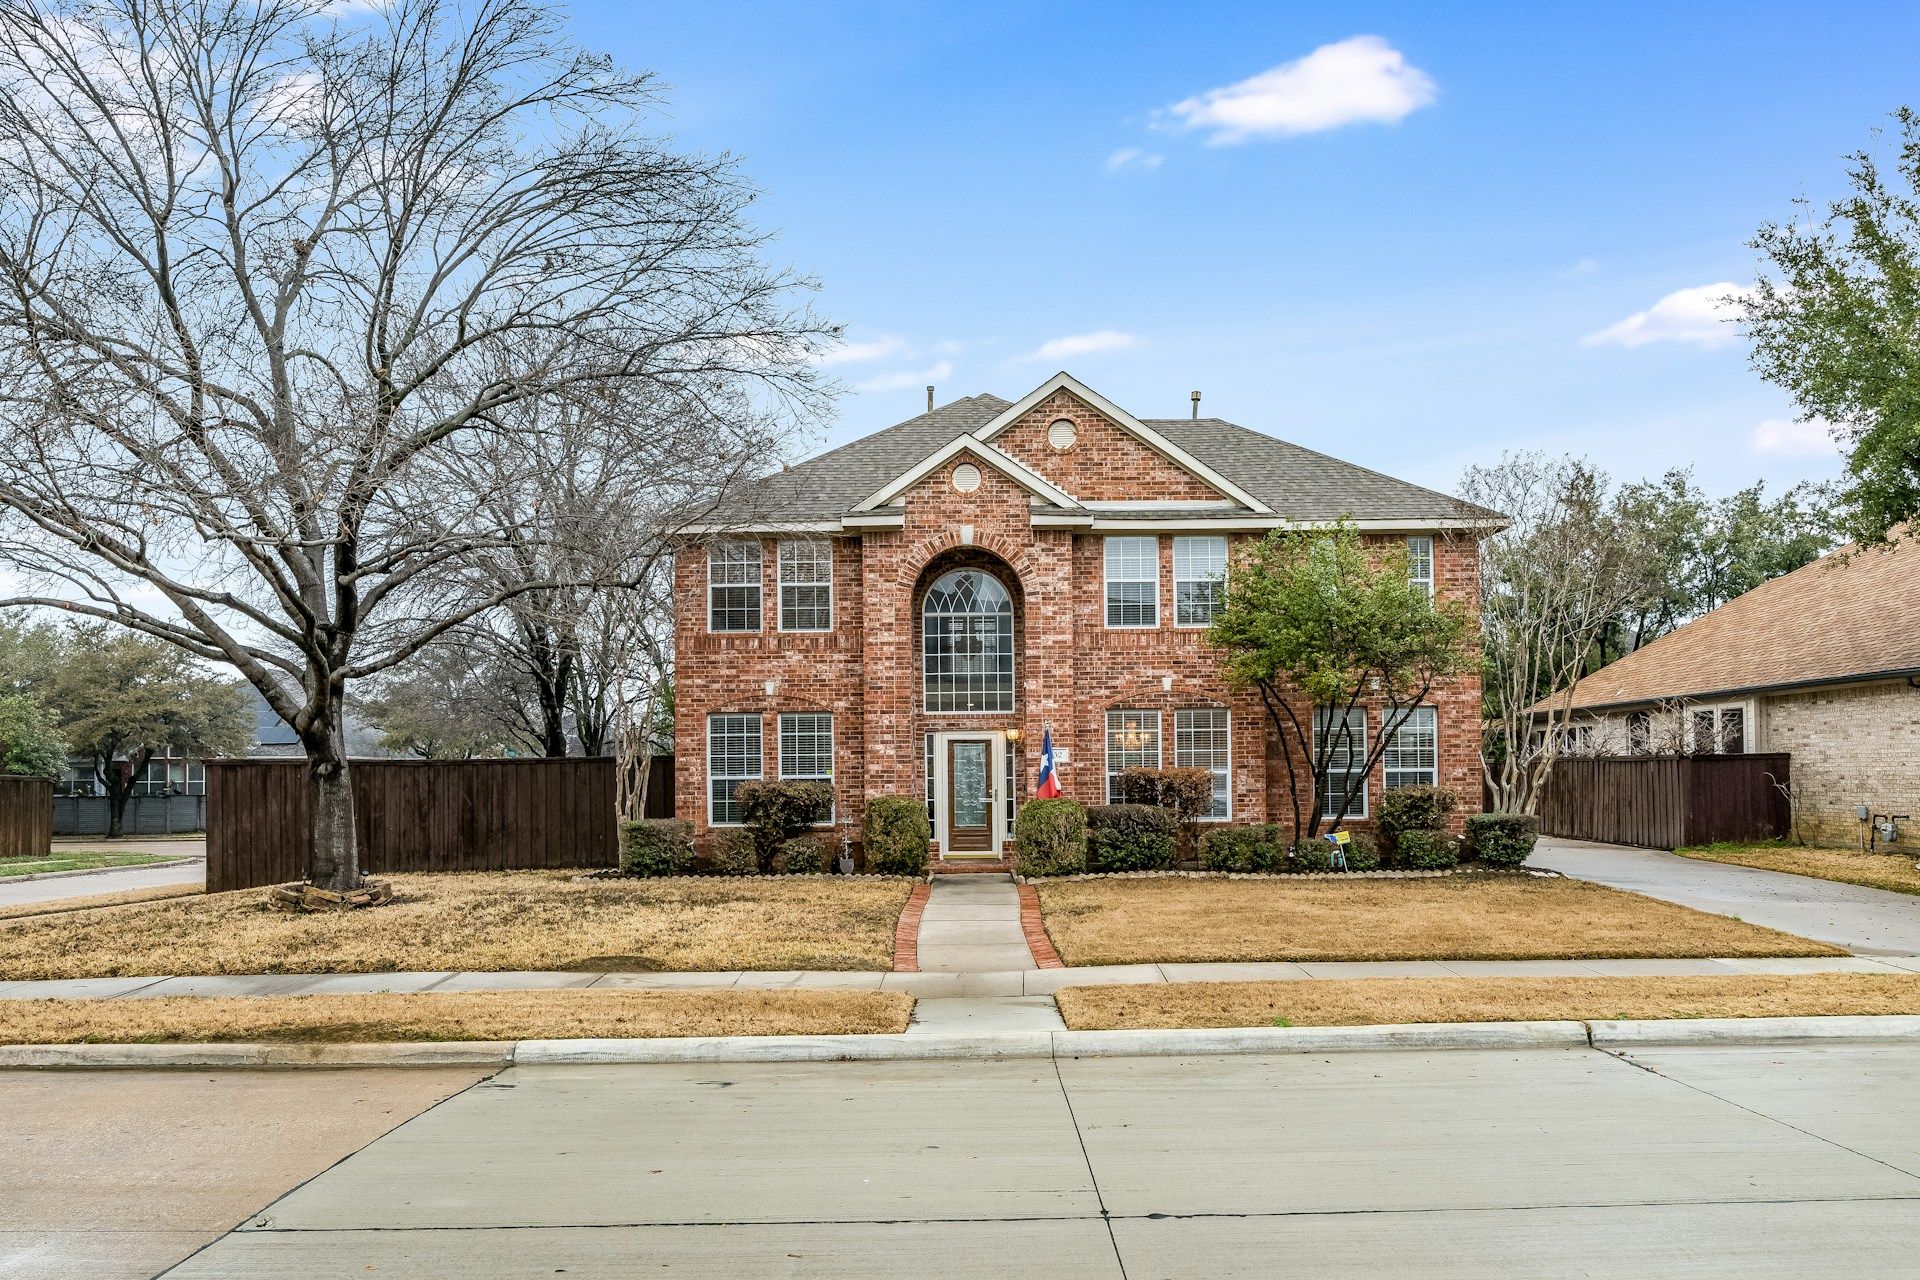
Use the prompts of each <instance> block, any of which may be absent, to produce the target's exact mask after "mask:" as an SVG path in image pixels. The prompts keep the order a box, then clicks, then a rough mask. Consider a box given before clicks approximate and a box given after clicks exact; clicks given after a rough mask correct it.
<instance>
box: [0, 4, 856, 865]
mask: <svg viewBox="0 0 1920 1280" xmlns="http://www.w3.org/2000/svg"><path fill="white" fill-rule="evenodd" d="M326 7H327V6H324V5H322V4H320V3H318V2H317V0H13V3H9V4H7V5H6V6H4V7H0V415H4V420H5V421H6V423H7V427H6V433H7V434H6V439H5V442H4V445H5V447H4V448H0V519H4V520H5V527H4V528H0V563H4V564H6V565H7V566H9V567H10V568H12V569H13V570H14V571H15V572H16V573H17V574H18V575H20V576H21V577H22V578H23V579H24V580H26V581H27V582H28V583H29V586H28V587H27V588H26V589H25V590H23V591H21V592H19V593H17V594H15V595H13V596H11V597H10V598H7V599H4V600H0V605H4V604H30V605H46V606H52V607H55V608H61V609H67V610H70V611H72V612H74V613H78V614H82V615H85V616H90V617H95V618H102V619H107V620H110V621H114V622H118V623H121V624H123V625H125V626H128V627H131V628H133V629H135V630H137V631H141V632H144V633H146V634H148V635H153V636H158V637H161V638H163V639H166V640H168V641H171V642H172V643H174V644H176V645H178V646H180V647H181V648H183V649H185V650H187V651H188V652H190V653H192V654H195V655H197V656H199V657H201V658H204V659H208V660H211V661H218V662H225V663H230V664H232V665H233V666H234V667H235V668H236V669H238V670H239V671H240V673H241V674H242V675H244V676H245V677H246V679H247V680H248V681H250V682H251V683H252V684H253V686H254V687H255V688H256V689H258V690H259V691H260V693H261V696H262V697H264V698H265V699H266V701H267V703H268V704H269V705H270V706H271V707H272V708H273V710H274V711H275V712H276V713H278V714H279V715H280V716H281V717H282V718H283V719H284V720H286V722H287V723H288V724H289V725H290V726H291V727H292V728H293V730H294V732H295V733H296V734H297V735H298V737H299V739H300V742H301V745H302V746H303V748H304V749H305V753H306V757H307V761H308V765H309V772H310V776H311V780H312V784H313V815H314V816H313V829H312V842H311V856H310V864H309V867H310V874H311V878H312V880H313V882H314V883H315V884H316V885H317V886H319V887H322V888H324V889H328V890H331V891H335V892H343V891H346V890H349V889H351V888H353V887H355V886H356V885H357V884H358V883H359V881H360V872H359V862H358V851H357V849H356V847H355V840H354V822H353V801H352V792H351V790H350V788H349V785H348V777H347V759H346V744H345V740H344V736H343V731H342V716H341V713H342V708H343V706H344V703H345V699H346V695H347V690H348V688H349V686H350V685H351V684H352V682H354V681H356V680H361V679H364V678H367V677H369V676H373V675H376V674H378V673H380V672H382V671H386V670H388V669H391V668H393V667H395V666H397V665H399V664H401V663H403V662H405V661H406V660H407V659H408V658H409V657H411V656H412V655H413V654H415V653H417V652H419V651H420V650H421V649H422V648H424V647H425V646H427V645H429V644H431V643H433V641H434V640H435V639H436V638H437V637H439V636H441V635H443V634H445V633H446V632H448V631H449V630H451V629H453V628H455V627H458V626H460V625H462V624H463V623H464V622H466V621H467V620H468V619H470V618H473V617H475V616H478V615H480V614H482V613H484V612H486V611H487V610H489V609H494V608H497V607H499V606H501V605H502V604H504V603H506V602H507V601H510V600H512V599H514V598H516V597H517V596H519V595H521V594H523V593H525V592H527V591H530V590H541V589H564V588H571V587H575V586H578V585H580V584H579V582H578V581H576V580H574V579H573V578H571V577H570V576H569V574H570V572H571V571H570V570H567V569H565V568H555V567H554V562H552V561H543V562H542V564H543V566H545V568H544V569H543V570H535V571H534V572H533V573H532V574H531V575H530V576H528V577H521V578H512V579H507V580H500V581H497V582H496V583H495V585H494V586H493V587H492V589H491V590H489V591H486V592H475V591H470V590H463V591H458V592H456V591H454V590H451V589H447V588H445V587H443V586H442V585H440V584H443V583H447V582H449V581H462V575H461V574H460V572H459V569H460V567H461V566H463V565H477V561H478V558H479V557H481V556H483V555H485V554H487V553H490V552H494V551H497V550H499V549H501V548H503V547H506V546H508V545H510V543H511V542H512V540H513V538H517V537H523V536H525V535H526V533H527V531H528V530H532V531H534V536H535V537H536V538H542V537H547V536H553V537H564V533H563V532H554V531H553V530H552V526H550V525H549V523H548V522H547V521H545V519H544V513H542V512H539V511H528V510H522V509H517V508H516V507H515V506H514V504H512V503H502V502H499V501H497V500H496V499H497V498H498V496H499V493H500V492H502V491H505V490H506V489H507V488H508V487H510V486H511V485H512V484H513V483H515V482H516V481H517V477H511V476H510V477H505V478H503V479H502V481H501V488H500V490H490V491H487V492H474V491H473V490H472V488H471V479H472V475H473V471H472V469H471V468H470V467H469V466H467V465H466V463H467V460H468V459H469V458H470V457H471V455H472V454H474V453H475V452H476V451H478V450H479V449H480V448H481V447H482V446H483V445H484V444H485V443H486V442H488V441H490V440H496V439H498V438H499V437H500V436H501V435H502V434H503V433H504V432H505V431H507V430H509V429H510V428H509V427H508V426H507V425H506V420H507V418H508V417H509V416H510V415H512V414H514V413H515V412H518V411H520V410H521V409H522V408H523V407H524V406H527V405H530V404H531V405H543V406H551V405H555V404H561V403H567V402H583V401H588V400H591V399H593V398H594V397H598V396H600V395H601V394H603V392H605V391H606V390H607V389H609V388H612V389H614V390H615V392H616V393H618V392H619V390H620V389H622V388H628V387H633V386H651V387H655V388H659V389H660V390H661V391H662V393H663V394H667V393H670V394H671V396H672V397H674V398H675V399H677V400H678V401H679V402H681V403H685V404H697V405H699V406H701V408H702V418H703V420H705V421H707V422H717V421H726V420H728V419H730V418H732V417H734V416H736V415H740V416H750V417H753V418H755V419H756V420H760V421H779V422H788V421H799V420H801V419H803V418H805V417H807V416H808V415H810V414H813V413H817V412H818V411H819V410H820V409H821V408H822V399H823V390H822V386H821V384H820V383H819V382H818V381H817V380H816V378H817V375H816V374H815V372H814V371H813V367H812V366H811V365H810V364H809V363H808V360H807V356H808V353H809V351H810V350H811V349H812V347H813V346H814V344H815V343H816V341H818V340H819V339H821V338H822V337H823V336H825V335H826V333H827V330H826V328H825V327H824V326H823V325H822V324H821V323H820V322H818V321H817V320H815V319H814V318H813V316H812V315H811V314H810V313H809V312H807V311H806V310H805V309H804V306H802V305H799V304H796V302H795V301H794V298H795V294H794V289H795V287H796V284H799V283H802V282H798V281H796V279H795V278H793V277H792V276H790V275H789V274H787V273H785V272H783V271H779V270H774V269H770V268H769V267H767V266H765V265H764V264H763V262H762V256H763V247H764V241H763V237H762V236H761V235H760V234H759V233H757V232H756V231H754V230H753V229H752V228H751V227H750V226H749V225H748V224H747V222H746V219H745V214H746V209H747V206H748V204H749V202H750V201H751V199H752V195H753V193H752V191H751V190H750V189H749V188H748V187H747V186H746V185H745V184H744V183H743V182H742V181H741V179H740V177H739V175H738V173H737V172H736V169H735V167H734V165H733V164H732V163H731V162H730V161H729V160H727V159H726V158H724V157H722V158H719V159H714V158H709V157H704V156H697V155H682V154H677V153H675V152H674V151H672V150H671V149H670V148H669V147H668V146H666V145H665V144H663V143H661V142H659V141H657V140H654V139H651V138H649V137H648V136H647V135H646V134H645V133H644V132H643V128H642V126H643V123H644V120H645V118H646V115H647V113H648V112H649V110H650V109H651V108H652V106H653V105H654V99H655V90H654V87H653V85H652V84H651V82H650V80H649V79H648V77H646V76H644V75H633V74H627V73H625V72H622V71H620V70H619V69H617V68H615V67H614V66H612V65H611V64H610V63H609V62H608V61H607V60H606V59H604V58H602V57H599V56H596V55H593V54H590V53H587V52H584V51H581V50H579V49H577V48H574V47H572V46H570V45H569V44H568V43H567V42H566V41H565V40H564V39H563V38H562V37H561V35H560V34H559V33H558V32H557V30H556V29H555V22H554V19H553V15H552V14H551V12H550V11H549V10H548V9H547V8H546V6H545V5H544V4H542V3H540V0H473V3H471V4H470V5H464V6H458V7H456V6H454V5H452V4H449V3H446V2H445V0H395V3H393V4H392V5H390V6H387V7H385V8H382V9H380V10H378V11H376V12H373V13H370V14H366V15H362V16H358V17H355V18H354V19H353V20H352V21H345V20H342V21H341V22H338V23H336V22H333V21H331V20H329V19H327V18H326V17H325V16H324V14H323V12H322V11H323V10H324V9H325V8H326ZM562 421H563V417H562V415H559V414H556V413H543V414H542V415H541V417H540V423H541V426H540V430H539V431H538V432H537V433H536V434H535V435H534V436H533V437H531V438H530V439H529V440H527V441H524V442H521V444H522V455H521V456H523V457H528V456H530V457H533V458H546V457H548V456H549V453H548V450H550V449H557V448H559V447H560V445H561V443H562V442H563V441H564V440H565V436H566V433H565V430H564V428H563V427H562V426H561V425H560V423H561V422H562ZM655 425H656V424H655V423H654V422H652V421H641V422H636V423H634V424H633V425H632V426H631V428H630V430H629V434H628V435H627V437H626V438H625V439H624V440H623V439H620V438H617V437H616V438H614V439H606V440H602V441H601V444H600V447H601V448H603V449H606V450H608V451H609V452H612V453H617V452H618V451H619V450H620V449H621V448H623V447H633V448H636V449H637V448H640V447H642V446H644V444H645V443H646V442H645V440H644V438H643V437H644V433H645V432H647V431H650V430H652V429H654V427H655ZM7 517H11V518H10V519H7ZM509 525H510V526H511V527H509ZM543 530H544V531H545V532H543ZM543 571H544V572H552V573H553V574H554V576H552V577H540V576H538V575H539V573H541V572H543ZM475 572H476V573H477V572H478V569H477V568H476V569H475ZM464 581H465V582H466V583H467V584H469V585H470V584H471V582H472V581H474V578H473V577H472V576H471V575H468V576H467V577H465V579H464Z"/></svg>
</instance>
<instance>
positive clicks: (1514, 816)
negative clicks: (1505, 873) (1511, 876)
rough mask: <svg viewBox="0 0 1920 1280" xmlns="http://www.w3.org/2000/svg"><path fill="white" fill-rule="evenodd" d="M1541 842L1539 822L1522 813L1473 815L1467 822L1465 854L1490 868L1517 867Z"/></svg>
mask: <svg viewBox="0 0 1920 1280" xmlns="http://www.w3.org/2000/svg"><path fill="white" fill-rule="evenodd" d="M1539 838H1540V820H1539V819H1538V818H1532V817H1528V816H1527V815H1526V814H1523V813H1476V814H1474V815H1472V816H1471V817H1469V818H1468V819H1467V852H1468V855H1469V856H1471V857H1473V858H1477V859H1478V860H1480V861H1481V862H1484V863H1486V864H1487V865H1488V866H1490V867H1517V866H1519V865H1520V864H1521V863H1523V862H1525V861H1526V860H1527V855H1528V854H1530V853H1532V852H1533V843H1534V841H1536V840H1538V839H1539Z"/></svg>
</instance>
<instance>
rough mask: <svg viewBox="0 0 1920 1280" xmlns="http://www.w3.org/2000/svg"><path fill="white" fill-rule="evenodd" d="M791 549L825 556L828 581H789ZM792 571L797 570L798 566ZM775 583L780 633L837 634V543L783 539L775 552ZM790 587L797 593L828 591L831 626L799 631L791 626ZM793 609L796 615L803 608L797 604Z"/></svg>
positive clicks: (827, 606) (819, 540) (818, 540)
mask: <svg viewBox="0 0 1920 1280" xmlns="http://www.w3.org/2000/svg"><path fill="white" fill-rule="evenodd" d="M790 548H791V549H793V550H795V551H799V550H801V549H805V550H807V551H809V552H817V553H818V554H820V555H821V556H823V557H824V558H825V560H826V565H827V576H826V578H825V579H824V580H820V581H811V580H799V581H796V580H790V579H789V578H788V577H787V570H788V568H789V567H790V566H789V565H788V555H787V553H788V550H789V549H790ZM792 567H795V568H797V567H798V566H797V565H796V566H792ZM774 580H775V584H776V586H777V589H778V591H779V593H780V619H779V623H780V630H782V631H793V632H799V633H802V634H807V633H812V634H815V635H818V634H821V633H823V632H828V631H832V630H833V543H832V542H831V541H830V540H828V539H826V538H782V539H781V540H780V542H779V544H778V546H777V547H776V548H775V552H774ZM789 587H791V588H793V589H794V591H795V592H796V593H797V592H798V591H799V590H800V589H801V588H806V589H809V590H817V589H819V588H821V587H825V588H826V591H827V605H826V612H827V623H826V625H825V626H823V627H795V626H789V625H787V589H788V588H789ZM793 607H794V610H795V612H798V610H799V606H798V605H797V604H796V605H795V606H793Z"/></svg>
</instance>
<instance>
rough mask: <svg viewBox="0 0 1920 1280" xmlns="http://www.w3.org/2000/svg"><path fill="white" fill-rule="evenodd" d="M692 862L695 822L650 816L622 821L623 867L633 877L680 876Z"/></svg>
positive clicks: (621, 859) (621, 864)
mask: <svg viewBox="0 0 1920 1280" xmlns="http://www.w3.org/2000/svg"><path fill="white" fill-rule="evenodd" d="M692 865H693V824H692V823H690V822H687V821H685V820H684V819H681V818H647V819H645V820H643V821H640V822H623V823H621V824H620V866H621V869H622V870H624V871H625V872H626V873H627V874H628V875H630V876H677V875H683V874H685V872H686V870H687V868H688V867H690V866H692Z"/></svg>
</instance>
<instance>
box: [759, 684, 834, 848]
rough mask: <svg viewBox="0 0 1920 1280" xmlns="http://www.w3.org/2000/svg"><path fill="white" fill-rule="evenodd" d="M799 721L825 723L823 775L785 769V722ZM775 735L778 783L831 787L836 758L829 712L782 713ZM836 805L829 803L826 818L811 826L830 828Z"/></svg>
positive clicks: (830, 713)
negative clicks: (825, 763)
mask: <svg viewBox="0 0 1920 1280" xmlns="http://www.w3.org/2000/svg"><path fill="white" fill-rule="evenodd" d="M801 719H806V720H825V721H826V722H827V771H826V772H825V773H795V772H794V771H792V770H790V769H789V768H787V722H788V721H789V720H801ZM816 732H817V730H816ZM775 733H776V736H777V737H778V738H779V747H778V754H779V757H780V781H782V782H824V783H826V784H827V786H828V787H829V788H832V787H833V764H834V760H835V758H836V757H835V749H834V741H833V713H832V712H831V711H782V712H781V713H780V718H779V722H778V723H777V724H776V726H775ZM795 736H796V737H797V736H798V734H797V733H796V735H795ZM837 805H838V800H837V798H836V799H835V800H833V801H830V802H829V803H828V805H827V816H826V817H825V818H824V819H823V820H821V821H819V822H816V823H814V824H813V825H814V826H816V827H830V826H832V825H833V824H834V820H835V816H836V814H837V813H838V812H839V810H838V808H837Z"/></svg>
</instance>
